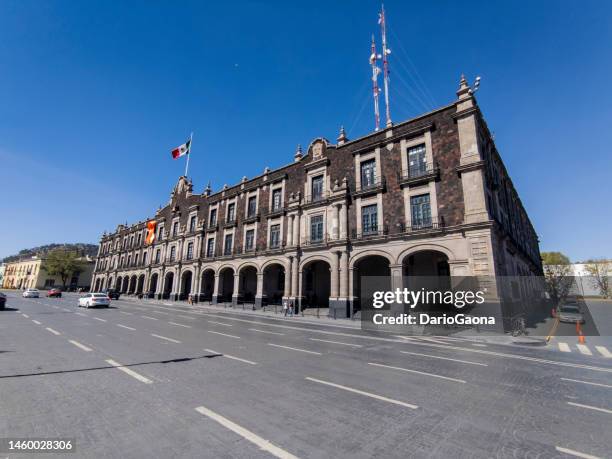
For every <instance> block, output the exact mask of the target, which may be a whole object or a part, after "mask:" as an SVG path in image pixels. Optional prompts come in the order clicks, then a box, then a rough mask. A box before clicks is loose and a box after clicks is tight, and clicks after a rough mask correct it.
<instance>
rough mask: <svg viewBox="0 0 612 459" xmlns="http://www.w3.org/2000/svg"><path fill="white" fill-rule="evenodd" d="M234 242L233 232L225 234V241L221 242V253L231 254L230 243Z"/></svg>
mask: <svg viewBox="0 0 612 459" xmlns="http://www.w3.org/2000/svg"><path fill="white" fill-rule="evenodd" d="M233 242H234V235H233V234H226V235H225V243H224V244H223V255H231V254H232V245H233Z"/></svg>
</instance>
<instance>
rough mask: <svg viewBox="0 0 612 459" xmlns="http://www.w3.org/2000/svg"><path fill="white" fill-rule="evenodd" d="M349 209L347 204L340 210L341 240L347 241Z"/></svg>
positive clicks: (344, 203) (343, 204)
mask: <svg viewBox="0 0 612 459" xmlns="http://www.w3.org/2000/svg"><path fill="white" fill-rule="evenodd" d="M346 223H347V209H346V202H343V203H342V207H341V208H340V238H341V239H345V238H346V237H347V231H348V228H347V224H346Z"/></svg>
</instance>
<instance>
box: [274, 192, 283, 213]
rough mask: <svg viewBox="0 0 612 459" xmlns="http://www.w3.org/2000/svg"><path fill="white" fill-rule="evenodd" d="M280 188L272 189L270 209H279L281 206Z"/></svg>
mask: <svg viewBox="0 0 612 459" xmlns="http://www.w3.org/2000/svg"><path fill="white" fill-rule="evenodd" d="M282 191H283V190H282V189H280V188H279V189H278V190H274V191H272V210H280V208H281V198H282V195H281V193H282Z"/></svg>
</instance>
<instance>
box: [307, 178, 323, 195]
mask: <svg viewBox="0 0 612 459" xmlns="http://www.w3.org/2000/svg"><path fill="white" fill-rule="evenodd" d="M310 187H311V189H310V194H311V196H312V200H313V201H319V200H321V199H323V176H322V175H317V176H316V177H313V178H312V183H311V185H310Z"/></svg>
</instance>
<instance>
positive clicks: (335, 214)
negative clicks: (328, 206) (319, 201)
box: [332, 204, 340, 239]
mask: <svg viewBox="0 0 612 459" xmlns="http://www.w3.org/2000/svg"><path fill="white" fill-rule="evenodd" d="M339 212H340V209H339V206H338V205H337V204H334V205H333V208H332V239H338V237H339V236H340V226H339V225H340V222H339V221H338V220H339Z"/></svg>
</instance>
